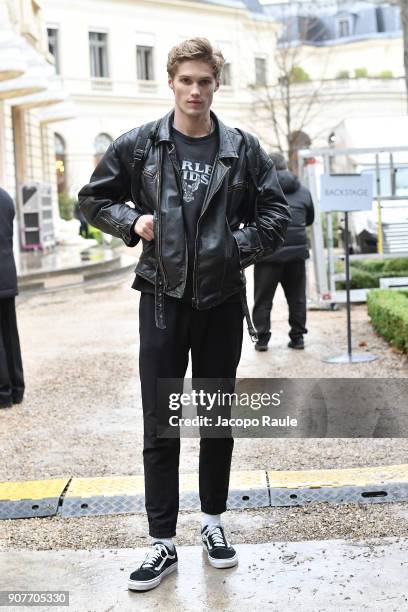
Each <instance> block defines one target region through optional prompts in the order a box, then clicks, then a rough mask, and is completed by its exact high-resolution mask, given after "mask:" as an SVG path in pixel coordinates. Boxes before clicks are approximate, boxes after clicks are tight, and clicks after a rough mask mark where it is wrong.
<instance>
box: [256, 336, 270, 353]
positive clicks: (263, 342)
mask: <svg viewBox="0 0 408 612" xmlns="http://www.w3.org/2000/svg"><path fill="white" fill-rule="evenodd" d="M268 342H269V339H268V338H258V342H257V343H256V344H255V350H256V351H259V352H264V351H267V350H268Z"/></svg>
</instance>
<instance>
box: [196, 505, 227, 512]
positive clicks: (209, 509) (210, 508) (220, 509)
mask: <svg viewBox="0 0 408 612" xmlns="http://www.w3.org/2000/svg"><path fill="white" fill-rule="evenodd" d="M226 511H227V507H226V506H225V504H224V506H201V512H204V514H222V513H223V512H226Z"/></svg>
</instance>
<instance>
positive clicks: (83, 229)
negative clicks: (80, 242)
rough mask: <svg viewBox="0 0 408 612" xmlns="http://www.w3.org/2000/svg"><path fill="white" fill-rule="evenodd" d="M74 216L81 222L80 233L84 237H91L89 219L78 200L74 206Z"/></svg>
mask: <svg viewBox="0 0 408 612" xmlns="http://www.w3.org/2000/svg"><path fill="white" fill-rule="evenodd" d="M74 218H75V219H77V220H78V221H79V223H80V226H79V235H80V236H82V237H83V238H89V227H88V221H87V220H86V218H85V215H84V213H83V212H82V210H81V209H80V208H79V202H76V203H75V206H74Z"/></svg>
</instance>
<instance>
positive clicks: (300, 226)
mask: <svg viewBox="0 0 408 612" xmlns="http://www.w3.org/2000/svg"><path fill="white" fill-rule="evenodd" d="M277 174H278V180H279V183H280V186H281V187H282V191H283V193H284V194H285V198H286V200H287V202H288V204H289V208H290V212H291V215H292V221H291V222H290V223H289V225H288V229H287V232H286V238H285V242H284V243H283V246H282V247H281V248H280V249H279V250H278V251H276V253H272V254H271V255H265V256H264V257H262V258H261V259H259V261H260V262H262V263H264V262H267V263H285V262H287V261H295V260H298V259H307V258H308V257H309V249H308V244H307V236H306V226H308V225H312V223H313V221H314V206H313V200H312V196H311V195H310V191H309V190H308V189H307V188H306V187H304V186H303V185H302V184H301V182H300V181H299V179H298V177H297V176H296V175H295V174H293V172H290V170H278V172H277Z"/></svg>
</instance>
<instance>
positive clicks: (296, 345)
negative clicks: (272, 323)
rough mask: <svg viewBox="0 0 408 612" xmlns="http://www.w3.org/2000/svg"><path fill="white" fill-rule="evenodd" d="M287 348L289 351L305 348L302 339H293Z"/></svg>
mask: <svg viewBox="0 0 408 612" xmlns="http://www.w3.org/2000/svg"><path fill="white" fill-rule="evenodd" d="M288 347H289V348H291V349H297V350H302V349H304V348H305V342H304V340H303V338H302V337H300V338H294V339H292V340H290V341H289V342H288Z"/></svg>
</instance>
